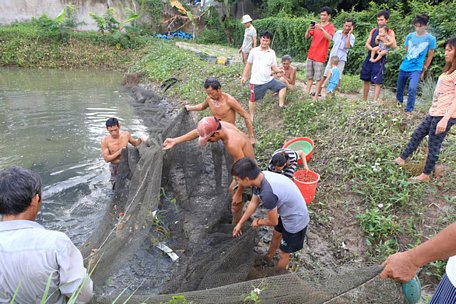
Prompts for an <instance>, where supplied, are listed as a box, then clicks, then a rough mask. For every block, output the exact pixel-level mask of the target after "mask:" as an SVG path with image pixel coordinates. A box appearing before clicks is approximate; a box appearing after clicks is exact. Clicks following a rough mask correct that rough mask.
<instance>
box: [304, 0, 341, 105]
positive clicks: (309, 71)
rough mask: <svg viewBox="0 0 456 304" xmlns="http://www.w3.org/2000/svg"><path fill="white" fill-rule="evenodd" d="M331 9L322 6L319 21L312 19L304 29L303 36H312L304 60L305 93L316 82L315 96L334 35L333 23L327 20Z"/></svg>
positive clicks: (319, 86) (319, 87) (307, 37)
mask: <svg viewBox="0 0 456 304" xmlns="http://www.w3.org/2000/svg"><path fill="white" fill-rule="evenodd" d="M331 12H332V9H331V8H330V7H327V6H324V7H322V8H321V9H320V21H321V22H320V23H316V22H315V21H312V22H311V23H310V25H309V27H308V28H307V30H306V34H305V38H306V39H309V38H310V37H312V42H311V43H310V48H309V53H308V54H307V61H306V78H307V94H308V95H310V91H311V90H312V83H313V81H314V80H315V81H316V82H317V88H316V90H315V93H314V94H315V98H317V97H318V92H320V91H321V85H322V78H323V70H324V67H325V62H326V59H327V58H328V49H329V43H330V42H331V40H332V38H333V35H334V31H335V29H334V25H333V24H332V23H330V22H329V19H330V18H331Z"/></svg>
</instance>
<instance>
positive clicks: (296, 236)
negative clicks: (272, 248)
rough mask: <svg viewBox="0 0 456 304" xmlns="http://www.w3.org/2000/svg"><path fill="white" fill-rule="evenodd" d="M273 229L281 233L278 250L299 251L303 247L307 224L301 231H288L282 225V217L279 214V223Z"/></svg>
mask: <svg viewBox="0 0 456 304" xmlns="http://www.w3.org/2000/svg"><path fill="white" fill-rule="evenodd" d="M274 229H275V231H277V232H279V233H281V234H282V240H281V241H280V250H282V251H283V252H286V253H292V252H296V251H299V250H301V249H302V248H303V247H304V238H305V237H306V231H307V226H306V227H304V229H302V230H301V231H298V232H296V233H290V232H288V231H286V230H285V228H284V227H283V224H282V219H281V218H280V216H279V223H278V224H277V226H275V227H274Z"/></svg>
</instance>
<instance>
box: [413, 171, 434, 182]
mask: <svg viewBox="0 0 456 304" xmlns="http://www.w3.org/2000/svg"><path fill="white" fill-rule="evenodd" d="M430 180H431V178H430V177H429V175H427V174H424V173H421V174H420V175H418V176H415V177H411V178H409V182H424V183H429V181H430Z"/></svg>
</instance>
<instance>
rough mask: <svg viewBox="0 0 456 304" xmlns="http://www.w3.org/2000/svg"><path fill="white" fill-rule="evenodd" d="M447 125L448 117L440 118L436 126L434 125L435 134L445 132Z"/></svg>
mask: <svg viewBox="0 0 456 304" xmlns="http://www.w3.org/2000/svg"><path fill="white" fill-rule="evenodd" d="M447 126H448V119H445V118H442V119H441V120H440V121H439V123H438V124H437V126H436V127H435V135H439V134H442V133H443V132H445V130H446V128H447Z"/></svg>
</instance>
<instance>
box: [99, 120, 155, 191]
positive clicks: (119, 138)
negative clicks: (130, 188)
mask: <svg viewBox="0 0 456 304" xmlns="http://www.w3.org/2000/svg"><path fill="white" fill-rule="evenodd" d="M106 130H108V132H109V135H108V136H106V137H105V138H103V140H102V141H101V154H102V155H103V159H104V160H105V162H107V163H109V170H110V171H111V178H110V180H109V181H110V182H111V183H112V188H113V189H114V186H115V184H116V177H117V174H118V173H119V172H118V169H119V163H120V155H121V153H122V149H124V148H127V147H128V143H130V144H132V145H133V146H135V147H137V146H139V145H140V144H141V143H142V142H143V141H146V140H147V137H145V136H144V135H143V136H141V137H139V138H133V136H131V135H130V133H129V132H127V131H121V130H120V123H119V121H118V120H117V118H114V117H112V118H109V119H108V120H107V121H106Z"/></svg>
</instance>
